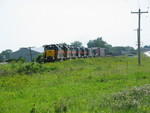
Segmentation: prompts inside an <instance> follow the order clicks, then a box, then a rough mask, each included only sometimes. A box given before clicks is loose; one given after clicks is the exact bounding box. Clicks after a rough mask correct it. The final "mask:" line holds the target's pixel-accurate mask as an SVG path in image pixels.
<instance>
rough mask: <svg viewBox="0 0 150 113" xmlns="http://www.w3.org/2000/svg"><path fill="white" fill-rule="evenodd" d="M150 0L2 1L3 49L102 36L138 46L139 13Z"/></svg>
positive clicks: (144, 39)
mask: <svg viewBox="0 0 150 113" xmlns="http://www.w3.org/2000/svg"><path fill="white" fill-rule="evenodd" d="M149 6H150V0H0V52H1V51H4V50H6V49H11V50H13V51H16V50H18V49H19V48H21V47H42V46H43V45H46V44H58V43H63V42H65V43H67V44H71V42H74V41H80V42H82V43H83V46H85V47H86V46H87V43H88V42H89V40H94V39H96V38H97V37H102V39H103V40H104V41H106V42H107V43H108V44H111V45H112V46H131V47H134V48H137V31H136V29H137V28H138V15H137V14H131V11H134V12H135V11H136V12H137V11H138V10H139V8H140V9H141V11H149ZM141 29H142V30H141V46H144V45H150V40H149V37H150V30H149V29H150V13H145V14H142V15H141Z"/></svg>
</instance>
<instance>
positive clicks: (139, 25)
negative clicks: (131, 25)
mask: <svg viewBox="0 0 150 113" xmlns="http://www.w3.org/2000/svg"><path fill="white" fill-rule="evenodd" d="M131 13H132V14H138V18H139V20H138V29H137V31H138V36H137V37H138V64H139V65H141V47H140V45H141V44H140V43H141V42H140V31H141V14H142V13H148V11H143V12H141V9H139V11H138V12H131Z"/></svg>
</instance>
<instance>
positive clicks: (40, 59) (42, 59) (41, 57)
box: [35, 54, 44, 63]
mask: <svg viewBox="0 0 150 113" xmlns="http://www.w3.org/2000/svg"><path fill="white" fill-rule="evenodd" d="M35 60H36V62H38V63H42V62H44V56H43V54H40V55H38V56H37V58H36V59H35Z"/></svg>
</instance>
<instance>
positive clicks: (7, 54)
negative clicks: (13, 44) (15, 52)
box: [2, 49, 12, 59]
mask: <svg viewBox="0 0 150 113" xmlns="http://www.w3.org/2000/svg"><path fill="white" fill-rule="evenodd" d="M11 53H12V50H11V49H6V50H5V51H2V54H3V55H5V57H6V59H8V58H9V55H10V54H11Z"/></svg>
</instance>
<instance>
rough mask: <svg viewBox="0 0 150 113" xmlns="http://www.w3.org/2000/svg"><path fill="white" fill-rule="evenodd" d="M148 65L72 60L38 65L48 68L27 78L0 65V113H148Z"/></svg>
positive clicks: (115, 60) (119, 59) (114, 60)
mask: <svg viewBox="0 0 150 113" xmlns="http://www.w3.org/2000/svg"><path fill="white" fill-rule="evenodd" d="M149 63H150V58H147V57H143V59H142V66H138V65H137V59H136V58H125V57H114V58H90V59H76V60H68V61H65V62H56V63H48V64H43V66H44V67H47V68H49V69H50V70H49V71H46V72H41V73H36V74H35V73H33V74H31V75H25V74H17V73H16V68H17V66H16V65H15V66H14V64H13V66H12V64H7V65H6V66H3V67H2V66H1V67H0V68H1V69H3V71H1V72H0V74H1V76H0V113H29V112H34V111H36V112H38V113H41V112H43V113H49V112H52V113H53V112H58V113H59V112H68V113H91V112H94V113H101V112H102V113H103V112H104V113H105V112H106V113H107V112H121V113H122V112H131V113H133V112H139V113H141V112H143V113H148V112H149V111H150V109H149V107H150V103H149V102H150V99H149V96H148V95H146V94H147V92H148V94H149V92H150V91H149V87H150V86H149V84H150V69H149V67H150V64H149ZM12 67H13V69H12ZM4 68H5V69H4ZM8 70H9V73H8V72H7V71H8ZM2 75H5V76H2ZM12 75H13V76H12ZM146 84H148V85H146ZM135 87H136V88H135ZM143 87H146V88H145V89H144V91H145V92H146V93H145V92H144V91H143V90H142V89H143ZM136 90H137V91H136ZM139 90H140V91H141V94H138V92H140V91H139ZM116 92H121V93H116ZM126 92H127V93H126ZM123 95H125V96H123ZM139 95H140V96H139ZM138 96H139V98H141V99H140V100H139V99H136V98H137V97H138ZM120 98H121V99H123V100H121V99H120ZM120 100H121V101H120ZM118 103H119V104H118Z"/></svg>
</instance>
